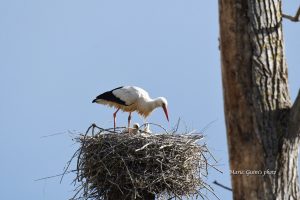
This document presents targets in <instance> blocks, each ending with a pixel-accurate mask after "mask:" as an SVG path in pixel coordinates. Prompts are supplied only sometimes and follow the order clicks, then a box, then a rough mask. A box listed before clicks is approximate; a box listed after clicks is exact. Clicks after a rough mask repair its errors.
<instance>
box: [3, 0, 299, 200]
mask: <svg viewBox="0 0 300 200" xmlns="http://www.w3.org/2000/svg"><path fill="white" fill-rule="evenodd" d="M288 3H289V7H287V6H285V5H284V10H286V11H287V12H288V13H292V14H294V13H295V11H296V7H297V6H298V3H299V2H296V1H295V2H288ZM218 26H219V25H218V2H217V1H196V0H189V1H180V0H165V1H162V0H152V1H141V0H126V1H121V0H110V1H104V0H88V1H86V0H85V1H79V0H72V1H71V0H51V1H50V0H48V1H45V0H44V1H43V0H9V1H0V76H1V79H0V90H1V97H2V98H1V103H0V113H1V114H0V130H1V134H0V157H1V164H0V191H1V192H0V199H6V200H15V199H30V200H53V199H68V198H69V197H71V196H72V194H73V192H72V189H74V187H73V186H72V184H71V181H72V179H73V178H74V175H69V176H66V178H65V180H64V181H63V183H62V184H60V183H59V179H55V178H54V179H48V180H45V181H39V182H35V181H34V179H37V178H41V177H46V176H50V175H55V174H59V173H61V172H62V170H63V167H64V165H65V164H66V162H67V161H68V159H69V158H70V157H71V155H72V154H73V152H74V151H75V149H76V147H77V146H76V145H73V142H72V140H71V138H70V137H69V136H68V135H67V134H62V135H58V136H55V137H48V138H43V139H42V138H41V137H42V136H44V135H49V134H53V133H57V132H64V131H67V130H76V131H85V130H86V128H87V127H88V126H89V125H90V124H91V123H93V122H96V123H97V124H98V125H99V126H102V127H111V126H112V125H113V121H112V113H113V110H112V109H110V108H106V107H104V106H101V105H95V104H92V103H91V101H92V99H93V98H94V97H95V96H97V95H98V94H99V93H101V92H104V91H106V90H109V89H112V88H114V87H117V86H121V85H137V86H140V87H142V88H144V89H146V90H148V91H149V93H150V95H151V96H152V97H157V96H165V97H166V98H167V99H168V101H169V115H170V123H169V124H168V123H167V122H166V120H165V117H164V114H163V112H162V110H157V111H155V112H154V113H153V115H151V116H150V117H149V121H151V122H154V123H160V124H162V125H163V126H165V127H167V128H170V127H172V126H173V125H174V124H175V123H176V121H177V119H178V118H179V117H181V118H182V120H183V121H184V123H185V125H186V126H187V127H188V128H189V129H190V130H192V129H197V130H201V129H202V128H203V127H205V126H206V125H207V124H208V123H209V122H211V121H213V120H216V119H217V121H216V122H215V123H214V124H213V125H212V126H211V127H210V128H209V129H208V130H207V131H206V132H205V134H206V142H207V144H208V145H209V146H210V147H211V149H212V151H213V153H214V155H215V157H216V158H217V159H218V160H219V168H220V169H221V170H222V171H223V172H224V173H223V174H220V173H217V172H216V171H213V170H211V174H210V179H209V180H208V181H209V182H212V181H213V180H215V179H216V180H218V181H219V182H222V183H223V184H225V185H230V177H229V172H228V168H229V167H228V155H227V146H226V134H225V125H224V116H223V98H222V85H221V71H220V55H219V50H218V34H219V32H218ZM284 34H285V39H286V54H287V58H288V64H289V75H290V81H289V82H290V88H291V95H292V98H293V99H294V98H295V95H296V93H297V90H298V88H299V86H300V79H299V74H300V70H299V63H300V56H299V48H300V40H299V35H300V26H299V23H298V24H297V23H291V22H289V21H285V23H284ZM126 119H127V114H124V113H120V114H119V115H118V124H119V125H126ZM133 121H134V122H140V123H141V122H142V121H141V119H140V118H139V117H138V116H137V115H136V114H134V115H133ZM213 186H214V185H213ZM214 188H215V189H216V194H217V195H218V196H219V197H221V199H230V198H231V193H230V192H228V191H226V190H223V189H221V188H218V187H216V186H214Z"/></svg>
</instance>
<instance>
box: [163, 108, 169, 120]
mask: <svg viewBox="0 0 300 200" xmlns="http://www.w3.org/2000/svg"><path fill="white" fill-rule="evenodd" d="M162 108H163V109H164V112H165V115H166V118H167V120H168V121H169V115H168V109H167V107H166V105H162Z"/></svg>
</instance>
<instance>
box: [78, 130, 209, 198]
mask: <svg viewBox="0 0 300 200" xmlns="http://www.w3.org/2000/svg"><path fill="white" fill-rule="evenodd" d="M96 128H97V131H95V130H96ZM90 130H92V134H90V135H88V132H89V131H90ZM202 138H203V136H202V135H201V134H183V135H179V134H174V133H173V134H166V133H164V134H145V133H138V134H135V135H133V134H129V133H121V134H120V133H119V134H116V132H114V131H111V129H110V130H105V129H102V128H100V127H97V126H96V125H94V124H93V125H92V126H91V127H90V128H89V129H88V131H87V132H86V134H85V135H80V136H79V137H78V138H76V140H77V141H78V142H79V143H80V148H79V149H78V151H77V152H76V154H75V155H74V156H77V169H76V172H77V178H76V180H75V181H76V182H79V183H80V185H79V187H78V188H77V190H78V191H77V193H76V195H75V197H74V199H76V198H78V197H77V196H80V197H79V198H83V199H110V198H109V196H110V195H112V193H119V194H122V196H123V198H124V199H143V195H144V194H145V192H146V193H148V194H152V195H153V196H154V195H156V197H159V198H172V197H177V198H178V197H179V198H181V197H182V196H191V195H200V196H201V197H202V198H204V194H203V193H202V192H201V191H202V189H203V188H206V189H208V190H211V188H210V186H209V185H207V184H206V183H205V182H204V180H203V178H205V177H206V176H207V173H208V172H207V168H208V161H207V157H209V156H210V154H209V151H208V149H207V147H206V145H205V144H202V145H201V144H199V143H198V141H199V140H200V139H202Z"/></svg>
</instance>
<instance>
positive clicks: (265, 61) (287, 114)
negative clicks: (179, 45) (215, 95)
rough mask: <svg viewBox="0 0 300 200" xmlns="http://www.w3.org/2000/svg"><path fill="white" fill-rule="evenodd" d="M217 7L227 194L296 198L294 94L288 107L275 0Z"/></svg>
mask: <svg viewBox="0 0 300 200" xmlns="http://www.w3.org/2000/svg"><path fill="white" fill-rule="evenodd" d="M219 12H220V35H221V38H220V39H221V62H222V80H223V92H224V107H225V118H226V127H227V139H228V146H229V154H230V168H231V172H232V173H233V174H232V187H233V197H234V199H237V200H242V199H272V200H273V199H278V200H279V199H300V193H299V186H298V174H297V173H298V170H297V163H298V145H299V134H300V131H299V130H300V128H299V127H300V117H299V116H300V114H299V113H300V105H299V104H300V97H299V96H300V95H298V98H297V100H296V102H295V103H294V106H293V107H292V104H291V100H290V96H289V91H288V76H287V65H286V62H285V56H284V43H283V33H282V11H281V0H247V1H243V0H219ZM247 170H249V171H247ZM268 170H269V171H268ZM273 172H276V173H275V174H272V173H273ZM242 173H256V175H246V174H242ZM264 173H269V174H265V175H264Z"/></svg>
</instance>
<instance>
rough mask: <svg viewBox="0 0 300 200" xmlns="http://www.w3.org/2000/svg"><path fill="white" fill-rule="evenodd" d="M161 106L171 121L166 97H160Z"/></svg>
mask: <svg viewBox="0 0 300 200" xmlns="http://www.w3.org/2000/svg"><path fill="white" fill-rule="evenodd" d="M157 99H158V102H159V106H161V107H162V108H163V110H164V112H165V115H166V118H167V120H168V121H169V115H168V101H167V99H166V98H165V97H158V98H157Z"/></svg>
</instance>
